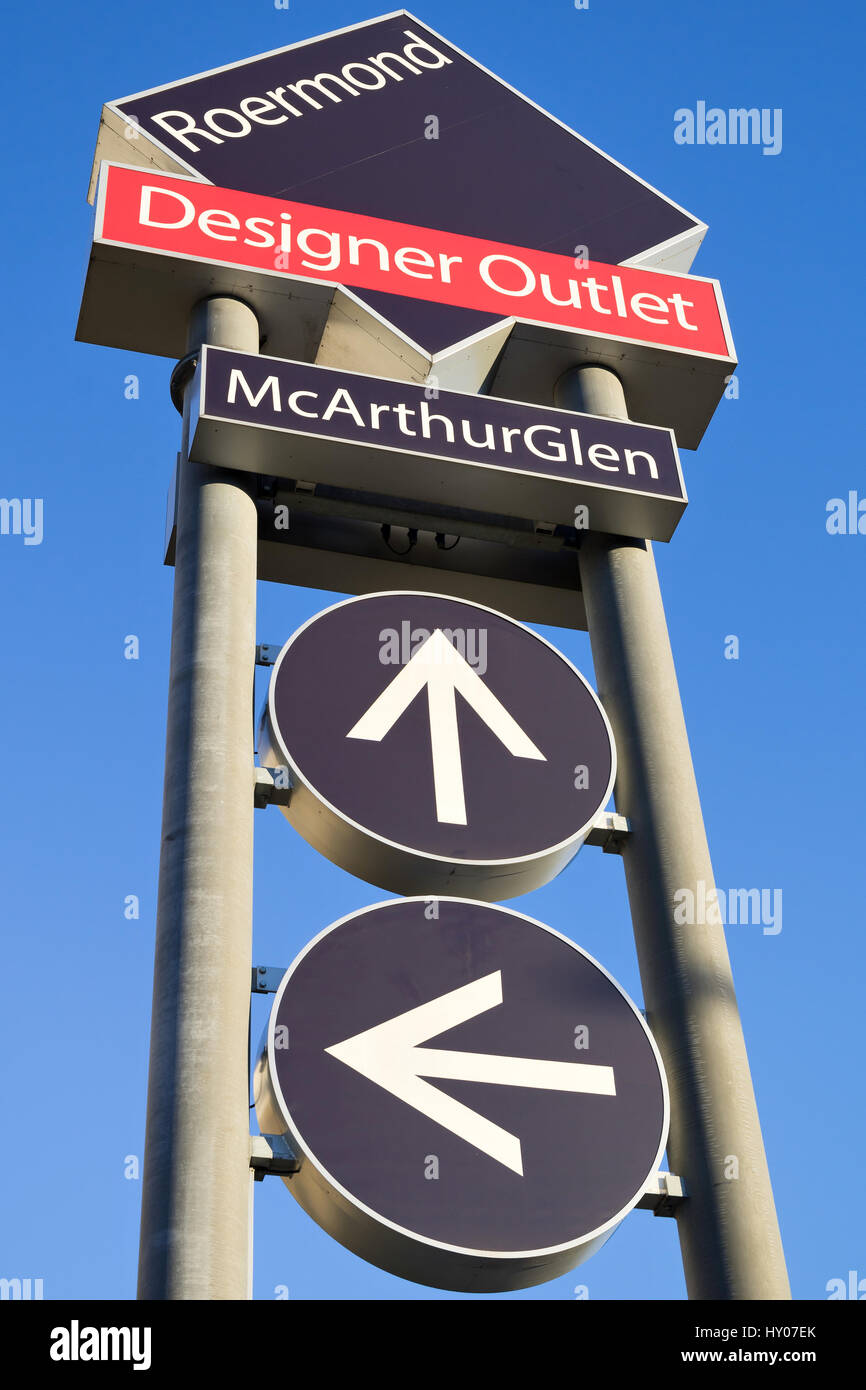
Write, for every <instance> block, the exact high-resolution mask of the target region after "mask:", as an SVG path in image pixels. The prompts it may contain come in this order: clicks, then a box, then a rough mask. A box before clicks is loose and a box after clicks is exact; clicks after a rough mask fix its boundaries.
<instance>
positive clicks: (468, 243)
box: [96, 165, 733, 359]
mask: <svg viewBox="0 0 866 1390" xmlns="http://www.w3.org/2000/svg"><path fill="white" fill-rule="evenodd" d="M103 172H104V177H103V179H102V181H101V187H100V197H99V204H98V211H97V224H96V236H97V239H99V240H101V241H104V242H110V243H114V244H116V245H121V246H131V247H136V248H142V249H146V250H150V251H157V252H164V253H167V254H170V255H174V256H181V257H185V258H190V259H195V260H203V261H218V262H221V263H223V264H226V263H227V264H230V265H233V266H245V267H249V268H250V269H253V270H257V271H268V272H271V273H276V274H279V273H283V274H285V275H286V276H287V277H288V278H295V279H302V280H314V281H317V282H319V283H327V284H339V285H344V286H347V287H348V288H351V289H359V290H379V291H385V292H386V293H391V294H399V295H403V296H410V297H413V298H416V299H422V300H429V301H432V302H434V303H438V304H450V305H457V306H460V307H462V308H467V309H479V310H484V311H488V312H493V313H496V314H499V315H501V316H503V317H509V318H510V317H513V318H517V319H522V320H529V321H532V322H536V323H543V324H549V325H551V326H554V327H556V328H559V329H565V330H569V329H570V330H572V331H573V332H579V333H591V334H593V335H594V336H605V337H609V338H615V339H619V340H627V341H630V342H636V343H643V344H647V345H650V346H656V347H662V348H670V349H674V350H675V351H678V352H682V351H687V352H691V353H697V354H701V355H705V356H710V357H719V358H724V359H727V358H730V357H732V356H733V344H732V343H731V340H730V334H729V331H728V327H727V319H726V316H725V311H724V306H723V303H722V298H721V292H720V290H719V286H718V283H717V282H716V281H715V280H706V279H702V278H700V277H696V276H691V275H676V274H670V273H668V272H663V271H657V270H645V269H638V268H635V267H630V266H610V265H602V264H600V263H598V262H593V261H589V262H583V261H575V260H572V259H571V257H569V256H562V255H555V254H553V253H548V252H543V251H534V250H529V249H527V248H526V247H521V246H509V245H506V244H504V243H502V242H494V241H487V240H483V239H481V238H478V237H468V236H460V235H457V234H456V233H452V232H444V231H439V230H433V229H431V228H429V227H413V226H410V225H408V224H407V223H402V222H391V221H387V220H385V219H383V218H379V217H366V216H362V215H360V214H355V213H348V212H338V211H335V210H333V209H329V208H319V207H313V206H311V205H309V204H307V203H297V202H289V201H286V200H285V199H282V198H271V197H265V196H263V195H260V194H255V193H244V192H238V191H236V190H232V189H225V188H216V187H214V186H213V185H212V184H202V183H198V182H197V181H195V180H191V179H184V178H178V177H176V176H171V175H166V174H155V173H152V172H150V171H148V170H142V169H130V168H126V167H125V166H122V165H107V166H106V167H105V168H104V171H103Z"/></svg>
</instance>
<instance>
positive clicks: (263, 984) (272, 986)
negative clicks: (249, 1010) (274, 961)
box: [250, 965, 286, 994]
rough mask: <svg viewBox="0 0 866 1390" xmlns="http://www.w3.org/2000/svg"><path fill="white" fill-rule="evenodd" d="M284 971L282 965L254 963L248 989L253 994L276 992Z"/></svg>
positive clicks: (284, 968)
mask: <svg viewBox="0 0 866 1390" xmlns="http://www.w3.org/2000/svg"><path fill="white" fill-rule="evenodd" d="M285 973H286V967H285V966H284V965H254V966H253V978H252V984H251V986H250V990H251V992H252V993H253V994H276V992H277V990H278V989H279V987H280V981H281V980H282V978H283V976H284V975H285Z"/></svg>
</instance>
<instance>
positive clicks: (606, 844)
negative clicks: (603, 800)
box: [584, 811, 631, 854]
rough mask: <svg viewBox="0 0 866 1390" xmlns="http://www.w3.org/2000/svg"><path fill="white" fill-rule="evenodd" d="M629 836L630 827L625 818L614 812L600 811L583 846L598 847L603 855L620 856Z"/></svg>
mask: <svg viewBox="0 0 866 1390" xmlns="http://www.w3.org/2000/svg"><path fill="white" fill-rule="evenodd" d="M630 834H631V826H630V825H629V823H628V821H627V820H626V818H625V816H618V815H617V814H616V812H615V811H602V813H601V815H600V816H597V817H596V820H595V822H594V824H593V827H592V829H591V830H590V832H589V834H588V835H587V837H586V839H585V841H584V844H587V845H598V847H599V848H600V849H601V850H602V852H603V853H604V854H622V847H623V844H624V843H625V840H626V839H627V837H628V836H629V835H630Z"/></svg>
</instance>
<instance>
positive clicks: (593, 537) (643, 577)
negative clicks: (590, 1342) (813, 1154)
mask: <svg viewBox="0 0 866 1390" xmlns="http://www.w3.org/2000/svg"><path fill="white" fill-rule="evenodd" d="M556 404H557V405H559V406H565V407H567V408H569V409H572V410H579V411H588V412H590V413H591V414H594V415H602V414H606V415H610V416H613V417H615V418H619V419H626V418H627V412H626V402H625V398H624V393H623V388H622V385H621V384H620V382H619V380H618V378H617V377H616V376H615V374H614V373H613V372H612V371H610V370H609V369H607V368H604V367H595V366H593V367H583V368H575V369H573V370H571V371H569V372H567V373H566V374H565V375H564V376H563V377H561V378H560V380H559V382H558V383H557V389H556ZM591 525H592V516H591V513H590V526H591ZM580 573H581V583H582V587H583V595H584V601H585V604H586V616H587V626H588V629H589V635H590V641H591V644H592V653H593V660H594V664H595V672H596V681H597V686H598V693H599V696H600V698H601V700H602V702H603V704H604V706H605V709H606V711H607V714H608V717H609V719H610V721H611V725H612V727H613V732H614V737H615V739H616V746H617V760H618V773H617V781H616V787H615V790H614V794H615V798H616V808H617V812H618V813H619V814H620V815H623V816H625V817H627V819H628V823H629V827H630V831H631V833H630V834H629V835H627V836H625V837H624V839H623V842H622V859H623V865H624V867H625V875H626V883H627V886H628V895H629V902H630V905H631V915H632V923H633V926H634V934H635V942H636V946H637V954H638V962H639V965H640V973H641V981H642V985H643V994H644V1002H645V1005H646V1011H647V1021H648V1022H649V1024H650V1027H651V1028H652V1030H653V1033H654V1036H655V1038H656V1041H657V1043H658V1046H659V1049H660V1051H661V1054H662V1058H663V1061H664V1064H665V1069H666V1072H667V1077H668V1082H669V1085H670V1091H671V1131H670V1142H669V1144H668V1155H669V1159H670V1164H671V1168H672V1169H673V1171H674V1172H675V1173H677V1174H679V1175H681V1177H682V1179H683V1181H684V1183H685V1185H686V1191H687V1193H688V1196H687V1198H686V1200H684V1201H682V1202H681V1203H680V1204H678V1205H677V1208H676V1219H677V1225H678V1228H679V1237H680V1245H681V1249H682V1257H683V1266H684V1270H685V1276H686V1284H687V1288H688V1293H689V1297H690V1298H693V1299H787V1298H790V1296H791V1294H790V1288H789V1285H788V1277H787V1273H786V1269H785V1260H784V1255H783V1252H782V1242H781V1237H780V1234H779V1226H778V1221H777V1217H776V1208H775V1204H774V1201H773V1193H772V1188H771V1185H770V1176H769V1172H768V1169H767V1160H766V1155H765V1153H764V1145H763V1140H762V1137H761V1128H760V1123H759V1120H758V1111H757V1106H756V1103H755V1095H754V1091H753V1088H752V1080H751V1075H750V1071H749V1062H748V1057H747V1055H746V1047H745V1042H744V1039H743V1032H742V1027H741V1024H740V1017H739V1012H738V1009H737V1001H736V996H735V993H734V982H733V977H732V974H731V966H730V961H729V959H728V951H727V946H726V943H725V934H724V929H723V927H722V926H721V925H712V924H706V925H704V924H700V925H692V926H689V925H680V924H678V923H677V922H676V921H675V919H674V895H675V893H676V892H677V890H678V889H683V888H690V889H691V891H692V892H696V891H697V884H698V883H699V882H700V881H701V880H703V882H704V883H705V884H706V890H707V892H708V893H709V892H710V890H711V889H712V887H713V869H712V864H711V862H710V852H709V848H708V845H707V838H706V832H705V830H704V823H703V817H702V815H701V806H700V800H699V797H698V789H697V784H696V781H695V774H694V769H693V767H692V759H691V753H690V750H689V743H688V737H687V734H686V727H685V721H684V718H683V712H682V705H681V702H680V694H679V688H678V685H677V677H676V671H675V668H674V661H673V656H672V654H671V648H670V641H669V638H668V631H667V623H666V620H665V613H664V607H663V605H662V598H661V593H660V590H659V583H658V577H657V574H656V568H655V561H654V559H653V553H652V546H651V544H650V543H649V542H647V541H635V540H627V539H624V538H622V537H617V536H609V535H602V534H597V533H596V534H593V533H592V532H591V531H590V532H588V533H585V534H584V536H583V541H582V546H581V551H580Z"/></svg>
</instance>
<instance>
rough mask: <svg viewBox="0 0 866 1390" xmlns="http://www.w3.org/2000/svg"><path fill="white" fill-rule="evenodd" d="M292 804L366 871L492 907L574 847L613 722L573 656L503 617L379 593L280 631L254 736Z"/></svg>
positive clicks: (607, 772) (592, 805)
mask: <svg viewBox="0 0 866 1390" xmlns="http://www.w3.org/2000/svg"><path fill="white" fill-rule="evenodd" d="M259 754H260V757H261V760H262V762H263V763H264V764H265V766H270V767H284V768H286V769H287V770H288V776H289V778H290V782H291V797H290V800H289V804H288V806H286V807H285V808H284V814H285V815H286V817H287V819H288V820H289V821H290V823H291V824H292V825H294V826H295V828H296V829H297V830H298V831H299V832H300V834H301V835H303V836H304V838H305V839H307V840H309V842H310V843H311V844H312V845H313V846H314V847H315V848H316V849H318V850H319V851H320V852H321V853H322V854H325V855H327V857H328V858H329V859H332V860H334V862H335V863H337V864H339V865H341V867H342V868H344V869H348V870H349V872H350V873H354V874H357V875H358V877H359V878H363V879H366V880H367V881H368V882H371V883H375V884H377V885H378V886H379V887H381V888H387V889H389V890H391V891H392V892H397V893H414V892H430V893H439V892H459V893H460V894H462V895H464V896H466V897H480V898H484V899H485V900H492V901H499V900H501V899H503V898H511V897H514V896H516V895H517V894H518V893H527V892H529V891H530V890H531V889H533V888H537V887H539V886H540V885H541V884H543V883H547V882H548V881H549V880H550V879H551V878H553V877H554V876H555V875H556V874H557V873H559V872H560V870H562V869H563V868H564V867H565V865H566V864H568V863H569V861H570V860H571V859H572V858H573V857H574V855H575V854H576V853H577V851H578V850H579V849H580V846H581V845H582V844H583V842H584V840H585V838H586V836H587V834H588V832H589V830H590V828H591V827H592V824H593V821H594V820H595V818H596V816H597V815H598V813H599V811H601V810H603V809H604V807H605V805H606V804H607V800H608V798H609V796H610V793H611V789H612V787H613V779H614V775H615V755H614V749H613V741H612V738H611V734H610V726H609V724H608V722H607V718H606V716H605V713H604V710H603V709H602V707H601V705H600V703H599V701H598V699H597V697H596V695H595V694H594V692H593V691H592V690H591V689H590V687H589V686H588V685H587V683H586V681H585V680H584V679H583V677H582V676H581V675H580V673H579V671H577V670H576V669H575V668H574V667H573V666H572V664H571V662H569V661H568V660H566V658H565V657H564V656H563V655H562V654H561V653H560V652H558V651H556V649H555V648H554V647H551V646H550V645H549V643H547V642H545V641H544V639H543V638H541V637H538V636H537V635H536V634H535V633H534V632H531V631H530V630H529V629H528V628H525V627H523V626H522V625H521V624H520V623H516V622H514V621H513V620H512V619H511V618H507V617H506V616H505V615H504V614H502V613H495V612H493V611H492V610H491V609H488V608H482V607H481V606H480V605H476V604H471V603H461V602H458V601H457V600H454V599H448V598H442V597H441V596H439V595H435V594H420V593H413V592H404V593H390V594H374V595H370V596H368V597H365V598H358V599H349V600H347V601H345V602H343V603H339V604H337V605H336V606H335V607H333V608H329V609H327V610H326V611H325V612H324V613H319V614H318V615H317V616H316V617H315V618H312V619H311V620H310V621H309V622H308V623H305V624H304V626H303V627H302V628H300V629H299V630H298V631H297V632H296V633H295V634H294V636H293V637H292V638H291V639H290V640H289V641H288V642H287V643H286V645H285V647H284V648H283V650H282V652H281V653H280V656H279V658H278V660H277V663H276V665H275V667H274V670H273V675H272V677H271V683H270V691H269V695H268V705H267V711H266V715H265V719H264V723H263V729H262V734H261V737H260V740H259Z"/></svg>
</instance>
